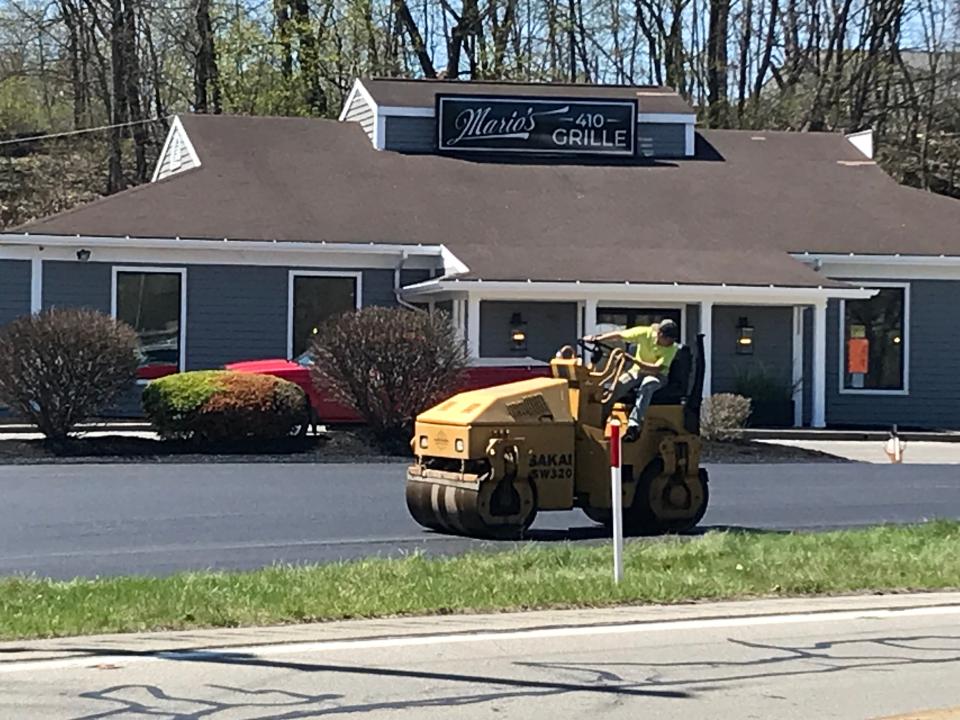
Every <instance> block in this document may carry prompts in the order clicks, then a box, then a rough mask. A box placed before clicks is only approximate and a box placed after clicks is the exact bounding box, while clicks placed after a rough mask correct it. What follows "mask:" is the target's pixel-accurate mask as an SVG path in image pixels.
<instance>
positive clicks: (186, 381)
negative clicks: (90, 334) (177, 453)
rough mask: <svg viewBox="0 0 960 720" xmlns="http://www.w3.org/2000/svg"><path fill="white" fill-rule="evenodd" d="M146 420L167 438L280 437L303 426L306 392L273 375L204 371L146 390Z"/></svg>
mask: <svg viewBox="0 0 960 720" xmlns="http://www.w3.org/2000/svg"><path fill="white" fill-rule="evenodd" d="M143 409H144V412H145V413H146V415H147V418H148V419H149V420H150V422H151V423H152V424H153V426H154V427H155V428H156V429H157V432H158V433H159V434H160V436H161V437H163V438H165V439H192V440H198V441H201V442H207V443H224V442H231V441H240V440H277V439H280V438H285V437H289V436H290V435H291V434H293V433H294V432H295V431H296V430H297V429H299V428H305V427H306V422H307V419H308V417H309V405H308V401H307V396H306V394H305V393H304V392H303V389H302V388H300V387H299V386H298V385H296V384H294V383H292V382H289V381H287V380H282V379H281V378H278V377H274V376H272V375H254V374H250V373H237V372H230V371H226V370H202V371H197V372H187V373H180V374H177V375H169V376H167V377H165V378H161V379H160V380H155V381H153V382H152V383H150V384H149V385H148V386H147V387H146V388H145V389H144V392H143Z"/></svg>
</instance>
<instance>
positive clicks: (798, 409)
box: [792, 305, 803, 427]
mask: <svg viewBox="0 0 960 720" xmlns="http://www.w3.org/2000/svg"><path fill="white" fill-rule="evenodd" d="M792 385H793V426H794V427H803V307H802V306H800V305H794V307H793V375H792Z"/></svg>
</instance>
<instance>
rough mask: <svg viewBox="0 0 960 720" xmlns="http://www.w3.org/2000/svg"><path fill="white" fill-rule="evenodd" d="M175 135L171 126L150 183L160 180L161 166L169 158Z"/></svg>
mask: <svg viewBox="0 0 960 720" xmlns="http://www.w3.org/2000/svg"><path fill="white" fill-rule="evenodd" d="M174 122H176V118H174ZM174 135H175V133H174V131H173V126H172V125H171V126H170V129H169V130H168V131H167V137H166V138H164V141H163V147H162V148H161V149H160V154H159V155H157V164H156V165H154V166H153V176H152V177H151V178H150V182H152V183H155V182H156V181H157V180H159V179H160V166H161V165H163V159H164V158H165V157H166V156H167V151H168V150H170V143H171V142H172V141H173V136H174Z"/></svg>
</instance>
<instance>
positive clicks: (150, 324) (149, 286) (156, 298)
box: [110, 265, 187, 382]
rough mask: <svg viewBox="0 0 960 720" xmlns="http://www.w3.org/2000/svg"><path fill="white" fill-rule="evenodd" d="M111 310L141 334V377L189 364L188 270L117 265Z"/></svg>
mask: <svg viewBox="0 0 960 720" xmlns="http://www.w3.org/2000/svg"><path fill="white" fill-rule="evenodd" d="M110 314H111V315H113V317H115V318H116V319H118V320H121V321H123V322H125V323H127V324H128V325H130V326H131V327H132V328H133V329H134V330H136V331H137V335H139V337H140V350H139V352H140V368H139V370H138V371H137V378H138V380H139V381H140V382H149V381H150V380H154V379H156V378H160V377H164V376H165V375H172V374H174V373H177V372H181V371H183V370H184V368H185V367H186V349H187V342H186V340H187V271H186V270H185V269H184V268H169V267H137V266H129V267H127V266H117V265H115V266H114V267H113V278H112V282H111V292H110Z"/></svg>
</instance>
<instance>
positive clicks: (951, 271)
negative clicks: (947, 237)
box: [791, 253, 960, 280]
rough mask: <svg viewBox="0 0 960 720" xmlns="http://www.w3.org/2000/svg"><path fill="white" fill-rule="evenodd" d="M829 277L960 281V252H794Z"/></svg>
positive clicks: (794, 254)
mask: <svg viewBox="0 0 960 720" xmlns="http://www.w3.org/2000/svg"><path fill="white" fill-rule="evenodd" d="M791 257H793V258H794V259H796V260H801V261H803V262H805V263H807V264H808V265H810V266H811V267H814V268H816V269H817V270H819V272H820V273H821V274H823V275H825V276H827V277H831V278H833V277H841V276H842V277H847V278H857V279H870V278H877V279H890V280H960V255H879V254H863V255H860V254H857V253H842V254H841V253H791Z"/></svg>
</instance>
